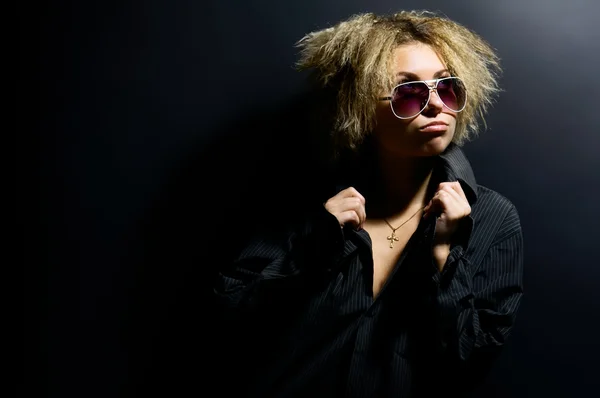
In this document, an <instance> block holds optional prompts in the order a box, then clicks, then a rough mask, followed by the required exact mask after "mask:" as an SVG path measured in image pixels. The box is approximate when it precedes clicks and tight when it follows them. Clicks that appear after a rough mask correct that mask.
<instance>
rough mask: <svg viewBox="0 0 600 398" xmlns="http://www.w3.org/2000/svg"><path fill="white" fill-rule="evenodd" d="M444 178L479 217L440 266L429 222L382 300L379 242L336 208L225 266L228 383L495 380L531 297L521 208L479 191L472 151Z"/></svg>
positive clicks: (332, 387) (394, 385)
mask: <svg viewBox="0 0 600 398" xmlns="http://www.w3.org/2000/svg"><path fill="white" fill-rule="evenodd" d="M434 176H436V178H435V179H433V178H432V181H433V180H435V183H436V184H437V183H438V182H441V181H456V180H458V181H460V183H461V185H462V187H463V190H464V191H465V193H466V195H467V198H468V200H469V202H470V204H471V208H472V212H471V216H470V217H469V218H468V219H466V222H465V223H464V224H463V225H462V230H461V231H460V234H459V235H458V236H457V240H456V242H455V243H454V244H453V246H452V248H451V252H450V255H449V257H448V260H447V263H446V265H445V267H444V269H443V271H442V272H441V273H440V272H439V271H438V269H437V267H436V266H435V265H434V262H433V257H432V250H431V248H432V242H433V241H432V238H433V234H434V232H435V231H434V230H435V218H434V217H432V218H431V219H428V220H425V219H422V220H421V222H420V224H419V226H418V228H417V230H416V232H415V233H414V234H413V235H412V237H411V239H410V240H409V242H408V244H407V246H406V248H405V249H404V251H403V253H402V255H401V258H400V259H399V261H398V263H397V265H396V267H395V268H394V271H393V273H392V275H391V276H390V278H389V279H388V281H387V283H386V285H385V286H384V288H383V289H382V291H381V293H380V294H379V296H377V298H376V299H373V292H372V278H373V261H372V251H371V241H370V237H369V235H368V233H367V232H366V231H364V230H361V231H355V230H353V229H343V230H342V229H340V227H339V224H338V223H337V220H336V218H335V217H334V216H333V215H331V214H330V213H328V212H327V211H326V210H325V209H324V208H322V207H319V208H318V209H316V210H315V211H314V212H313V213H312V215H311V217H308V218H307V219H306V222H305V223H303V225H300V226H298V227H297V228H296V229H295V230H293V231H291V232H289V233H286V234H281V236H279V237H271V238H267V237H263V238H261V239H257V240H255V241H253V242H252V243H251V244H249V245H248V246H247V247H245V249H244V250H243V251H242V252H241V254H240V256H239V257H238V259H237V260H236V261H235V262H234V264H232V265H231V266H229V267H226V268H224V269H222V270H221V271H220V272H219V274H218V278H217V283H216V286H215V294H216V297H217V300H218V302H219V305H220V306H221V310H222V312H221V315H222V318H221V321H222V322H223V323H222V326H223V329H222V333H221V337H222V338H223V340H225V342H224V343H223V347H227V348H228V349H229V351H227V353H225V352H224V351H222V350H220V351H219V352H221V353H222V355H223V356H224V357H225V358H224V360H223V362H224V366H225V369H226V371H227V373H226V374H227V379H226V380H227V382H228V385H227V386H225V391H229V392H231V393H233V392H236V393H239V394H240V395H239V396H244V397H392V396H393V397H408V396H411V397H412V396H418V397H421V396H424V397H429V396H433V394H441V395H442V396H444V397H451V396H459V395H461V394H463V393H465V392H467V391H469V390H470V388H471V387H472V386H473V385H475V384H476V383H477V382H478V381H479V380H480V379H481V378H482V377H484V376H485V374H486V372H487V370H488V368H489V367H490V365H491V364H492V363H493V360H494V358H495V357H496V356H497V354H498V353H499V350H500V349H501V347H502V345H503V344H504V342H505V341H506V338H507V337H508V335H509V333H510V330H511V327H512V325H513V322H514V319H515V313H516V311H517V308H518V307H519V303H520V300H521V297H522V294H523V288H522V274H523V248H522V245H523V243H522V232H521V227H520V223H519V217H518V214H517V211H516V210H515V207H514V206H513V205H512V204H511V203H510V202H509V200H507V199H506V198H505V197H503V196H501V195H500V194H498V193H496V192H494V191H492V190H490V189H487V188H485V187H482V186H480V185H477V184H476V182H475V178H474V175H473V172H472V170H471V167H470V165H469V163H468V161H467V159H466V158H465V156H464V154H463V152H462V151H461V150H460V149H459V148H458V147H456V146H454V145H452V146H450V147H449V148H448V150H447V151H446V152H445V153H444V154H442V155H441V156H439V162H438V164H437V166H436V169H435V171H434Z"/></svg>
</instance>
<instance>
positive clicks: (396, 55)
mask: <svg viewBox="0 0 600 398" xmlns="http://www.w3.org/2000/svg"><path fill="white" fill-rule="evenodd" d="M444 69H446V64H445V63H444V62H443V61H442V59H441V58H440V56H439V55H438V54H437V53H436V52H435V50H434V49H433V48H432V47H431V46H429V45H427V44H422V43H411V44H404V45H401V46H398V47H397V48H396V49H395V50H394V52H393V53H392V73H393V74H394V76H396V75H398V74H407V75H414V76H416V77H418V78H419V79H422V80H427V79H433V78H434V75H436V73H438V72H440V71H442V70H444Z"/></svg>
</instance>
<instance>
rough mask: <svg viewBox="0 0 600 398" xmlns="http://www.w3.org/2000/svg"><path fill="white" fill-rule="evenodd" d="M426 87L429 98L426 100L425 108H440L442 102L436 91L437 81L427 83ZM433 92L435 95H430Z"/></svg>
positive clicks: (442, 104)
mask: <svg viewBox="0 0 600 398" xmlns="http://www.w3.org/2000/svg"><path fill="white" fill-rule="evenodd" d="M427 88H429V100H428V101H427V106H426V108H439V109H442V108H443V107H444V102H443V101H442V98H441V97H440V94H439V93H438V91H437V82H436V83H433V85H429V84H427ZM433 93H435V95H432V94H433Z"/></svg>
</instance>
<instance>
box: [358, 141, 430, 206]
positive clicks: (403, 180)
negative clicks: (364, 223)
mask: <svg viewBox="0 0 600 398" xmlns="http://www.w3.org/2000/svg"><path fill="white" fill-rule="evenodd" d="M434 161H435V159H434V158H433V157H400V156H398V155H397V154H392V153H389V152H385V151H383V150H379V151H378V152H377V156H376V157H375V159H373V162H372V165H371V166H372V167H373V168H374V172H375V173H374V174H375V175H376V178H375V181H376V183H375V184H374V187H373V188H372V190H371V191H370V196H371V197H370V198H369V199H368V201H367V203H368V204H370V206H369V213H370V216H373V217H375V218H380V217H382V218H383V217H393V216H395V215H398V214H403V213H406V212H410V213H412V212H415V211H417V210H418V209H419V208H422V207H424V206H425V205H426V201H427V200H428V198H427V188H428V186H429V182H430V181H431V175H432V172H433V166H434Z"/></svg>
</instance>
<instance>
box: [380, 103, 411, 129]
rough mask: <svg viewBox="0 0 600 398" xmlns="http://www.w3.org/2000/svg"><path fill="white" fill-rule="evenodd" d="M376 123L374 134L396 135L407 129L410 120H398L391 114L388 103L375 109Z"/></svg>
mask: <svg viewBox="0 0 600 398" xmlns="http://www.w3.org/2000/svg"><path fill="white" fill-rule="evenodd" d="M376 122H377V124H376V126H375V130H376V131H375V132H376V133H377V132H378V133H387V134H390V133H395V134H398V133H400V132H402V131H405V130H406V129H407V127H408V125H409V123H410V120H405V119H398V118H397V117H396V116H395V115H394V113H393V112H392V109H391V108H390V105H389V103H387V104H382V105H379V106H378V107H377V111H376Z"/></svg>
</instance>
